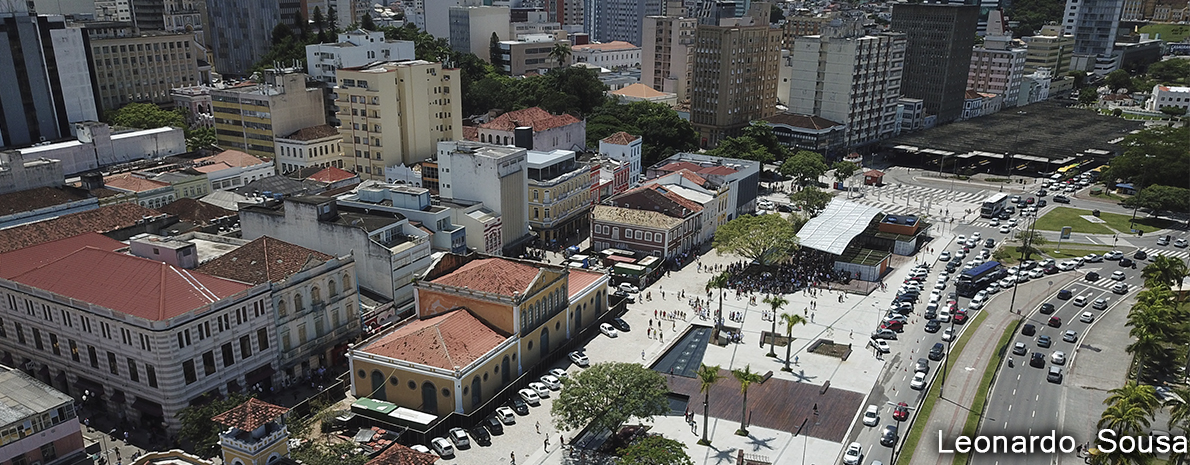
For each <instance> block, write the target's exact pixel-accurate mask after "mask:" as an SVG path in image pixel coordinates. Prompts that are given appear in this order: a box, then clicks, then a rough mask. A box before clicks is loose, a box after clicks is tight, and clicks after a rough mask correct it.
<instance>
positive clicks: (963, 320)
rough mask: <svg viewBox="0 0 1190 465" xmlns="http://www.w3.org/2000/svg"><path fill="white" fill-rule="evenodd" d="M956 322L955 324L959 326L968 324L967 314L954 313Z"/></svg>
mask: <svg viewBox="0 0 1190 465" xmlns="http://www.w3.org/2000/svg"><path fill="white" fill-rule="evenodd" d="M954 322H955V324H958V325H961V324H963V323H966V322H967V312H965V311H962V310H959V311H956V312H954Z"/></svg>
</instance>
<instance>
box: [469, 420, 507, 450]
mask: <svg viewBox="0 0 1190 465" xmlns="http://www.w3.org/2000/svg"><path fill="white" fill-rule="evenodd" d="M496 423H499V422H496ZM467 434H470V435H471V439H474V440H475V443H476V444H479V445H481V446H490V445H492V435H491V433H488V429H487V428H484V427H483V425H479V426H476V427H474V428H471V429H470V430H467Z"/></svg>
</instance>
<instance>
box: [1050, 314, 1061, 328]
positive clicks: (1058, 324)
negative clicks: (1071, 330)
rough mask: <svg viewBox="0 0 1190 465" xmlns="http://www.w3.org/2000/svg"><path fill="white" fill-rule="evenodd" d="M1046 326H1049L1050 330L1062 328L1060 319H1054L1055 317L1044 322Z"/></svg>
mask: <svg viewBox="0 0 1190 465" xmlns="http://www.w3.org/2000/svg"><path fill="white" fill-rule="evenodd" d="M1046 324H1047V325H1049V327H1051V328H1060V327H1062V318H1061V317H1056V316H1051V317H1050V320H1049V321H1048V322H1046Z"/></svg>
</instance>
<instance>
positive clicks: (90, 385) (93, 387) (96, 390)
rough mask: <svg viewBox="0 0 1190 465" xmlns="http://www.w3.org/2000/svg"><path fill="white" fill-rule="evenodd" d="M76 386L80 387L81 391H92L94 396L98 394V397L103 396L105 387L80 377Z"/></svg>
mask: <svg viewBox="0 0 1190 465" xmlns="http://www.w3.org/2000/svg"><path fill="white" fill-rule="evenodd" d="M74 385H75V386H78V387H79V388H81V389H84V390H87V391H91V393H92V394H96V395H101V394H103V385H102V384H99V383H96V382H94V381H91V380H89V379H87V378H84V377H82V376H79V378H78V380H77V381H75V382H74Z"/></svg>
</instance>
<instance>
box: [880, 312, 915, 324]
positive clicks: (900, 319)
mask: <svg viewBox="0 0 1190 465" xmlns="http://www.w3.org/2000/svg"><path fill="white" fill-rule="evenodd" d="M893 321H895V322H897V323H900V324H902V325H904V324H905V323H908V322H909V318H906V317H905V315H901V314H899V313H891V312H890V313H889V314H888V315H885V317H884V322H885V323H889V322H893Z"/></svg>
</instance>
